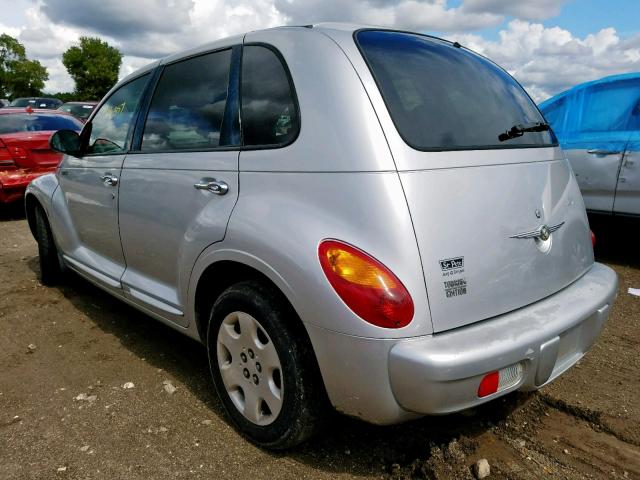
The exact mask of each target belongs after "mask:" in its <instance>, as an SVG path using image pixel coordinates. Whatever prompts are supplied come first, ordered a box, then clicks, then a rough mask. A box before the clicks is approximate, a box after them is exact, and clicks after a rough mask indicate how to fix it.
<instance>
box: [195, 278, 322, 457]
mask: <svg viewBox="0 0 640 480" xmlns="http://www.w3.org/2000/svg"><path fill="white" fill-rule="evenodd" d="M295 322H298V323H295ZM296 327H299V328H296ZM299 329H303V327H302V326H301V325H300V324H299V320H298V319H297V318H296V317H295V313H294V312H293V311H292V309H291V307H290V306H289V305H288V304H287V303H286V301H285V300H284V299H283V298H282V296H281V295H280V293H279V292H278V291H276V290H275V289H274V288H273V287H271V286H269V285H267V284H264V283H261V282H257V281H246V282H241V283H238V284H236V285H233V286H231V287H229V288H228V289H227V290H225V291H224V292H223V293H222V295H220V297H219V298H218V300H217V301H216V302H215V304H214V306H213V309H212V311H211V316H210V321H209V328H208V332H207V348H208V355H209V366H210V368H211V375H212V377H213V382H214V385H215V387H216V391H217V393H218V395H219V397H220V399H221V401H222V404H223V406H224V409H225V410H226V412H227V414H228V415H229V417H230V419H231V421H232V422H233V424H234V425H235V427H236V428H237V429H238V430H239V431H240V432H241V433H242V434H243V435H245V436H246V437H247V438H249V440H251V441H252V442H254V443H256V444H257V445H259V446H262V447H265V448H270V449H285V448H289V447H292V446H295V445H297V444H299V443H301V442H303V441H304V440H306V439H307V438H309V437H310V436H311V435H312V434H313V433H315V431H316V430H317V429H318V427H319V425H320V420H321V419H322V416H323V413H324V411H325V408H326V396H325V393H324V387H323V386H322V383H321V379H320V375H319V374H318V371H317V370H318V369H317V366H316V365H315V359H314V357H313V352H312V351H311V347H310V345H309V342H308V341H306V338H305V337H304V336H303V335H301V334H300V333H301V332H300V330H299Z"/></svg>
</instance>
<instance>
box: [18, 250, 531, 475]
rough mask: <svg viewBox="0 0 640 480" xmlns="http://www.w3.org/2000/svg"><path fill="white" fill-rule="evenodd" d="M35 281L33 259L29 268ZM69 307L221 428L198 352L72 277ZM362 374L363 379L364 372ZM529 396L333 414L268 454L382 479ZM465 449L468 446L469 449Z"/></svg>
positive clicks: (482, 428) (482, 427) (474, 433)
mask: <svg viewBox="0 0 640 480" xmlns="http://www.w3.org/2000/svg"><path fill="white" fill-rule="evenodd" d="M28 265H29V267H30V268H31V269H32V270H33V271H34V272H35V273H36V274H37V272H38V263H37V257H34V258H32V259H31V260H30V261H29V262H28ZM57 288H59V289H60V291H61V292H62V293H63V295H64V296H65V297H66V298H67V299H68V300H69V301H70V302H71V303H72V304H73V306H74V307H75V308H76V309H78V310H79V311H81V312H82V313H84V314H85V315H86V316H87V317H88V318H89V319H90V320H91V321H92V322H94V323H95V325H96V326H97V327H99V328H100V329H101V330H103V331H104V332H106V333H110V334H112V335H115V336H116V337H117V338H118V339H119V340H120V342H121V344H122V345H123V346H124V347H125V348H127V349H128V350H129V351H131V352H132V353H133V354H134V355H136V356H137V357H138V358H140V359H144V361H145V362H148V363H150V364H151V365H153V366H154V367H155V368H162V369H164V370H165V371H167V372H170V373H171V374H172V375H174V376H175V377H176V379H178V380H179V381H180V382H182V383H183V384H184V386H185V387H186V388H188V389H189V390H190V391H191V392H192V393H193V394H194V395H196V396H197V397H198V398H199V399H200V400H201V401H203V402H204V403H205V404H206V405H207V406H208V408H209V409H210V410H211V411H212V412H214V413H215V414H216V415H217V416H219V417H220V418H221V419H223V421H227V420H226V417H225V414H224V412H223V410H222V406H221V404H220V403H219V401H218V399H217V397H216V394H215V391H214V388H213V384H212V382H211V380H210V377H209V371H208V365H207V355H206V350H205V348H204V347H203V346H202V345H200V344H199V343H197V342H195V341H193V340H191V339H189V338H187V337H185V336H184V335H182V334H180V333H179V332H176V331H174V330H172V329H171V328H169V327H166V326H164V325H162V324H161V323H160V322H157V321H155V320H154V319H152V318H150V317H148V316H146V315H144V314H142V313H140V312H138V311H137V310H135V309H133V308H131V307H129V306H128V305H125V304H124V303H122V302H120V301H119V300H116V299H114V298H112V297H111V296H110V295H108V294H107V293H105V292H103V291H101V290H100V289H98V288H96V287H94V286H93V285H91V284H89V283H88V282H86V281H84V280H83V279H81V278H80V277H77V276H76V275H73V274H70V275H68V277H67V278H66V279H65V281H64V283H63V284H62V285H60V286H59V287H57ZM363 374H366V372H363ZM531 398H532V395H530V394H513V395H509V396H507V397H506V398H504V399H501V400H498V401H494V402H491V403H490V404H488V405H486V406H482V407H479V408H477V409H475V410H473V411H470V412H465V413H463V414H456V415H449V416H445V417H430V418H425V419H421V420H417V421H413V422H410V423H406V424H402V425H396V426H390V427H377V426H373V425H368V424H365V423H363V422H361V421H358V420H354V419H350V418H347V417H344V416H341V415H339V414H334V415H332V416H330V418H328V421H327V422H326V429H325V431H324V432H323V433H322V434H321V435H319V436H317V437H316V438H314V439H312V440H311V441H310V442H308V443H306V444H304V445H302V446H300V447H298V448H296V449H293V450H290V451H288V452H284V453H270V455H273V456H275V457H279V458H280V457H288V458H291V459H294V460H295V461H297V462H300V463H304V464H307V465H310V466H312V467H314V468H318V469H321V470H325V471H328V472H349V473H351V474H355V475H358V474H360V475H367V474H375V473H378V474H382V473H384V472H388V468H389V466H390V465H391V464H394V463H398V464H401V465H404V464H407V463H410V462H411V461H412V460H414V459H415V458H427V457H428V456H429V452H430V447H431V446H433V445H434V444H435V445H446V444H448V443H449V442H450V441H451V440H453V439H459V438H461V437H462V438H464V439H468V440H469V442H470V443H471V444H473V442H474V440H473V439H475V438H476V437H478V436H479V435H481V434H483V433H485V432H486V431H487V430H488V429H490V428H491V427H492V426H494V425H495V424H497V423H499V422H501V421H503V420H504V419H505V418H507V417H508V416H509V415H510V413H511V412H512V411H513V410H514V409H516V408H518V407H519V406H522V405H523V404H525V403H527V402H529V401H530V400H531ZM469 442H468V443H469Z"/></svg>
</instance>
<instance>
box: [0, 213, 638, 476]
mask: <svg viewBox="0 0 640 480" xmlns="http://www.w3.org/2000/svg"><path fill="white" fill-rule="evenodd" d="M592 226H593V228H594V230H595V232H596V235H597V237H598V246H597V249H596V255H597V257H598V260H599V261H603V262H605V263H607V264H609V265H611V266H612V267H613V268H615V270H616V271H617V272H618V274H619V276H620V293H619V297H618V300H617V302H616V304H615V307H614V308H613V311H612V315H611V318H610V319H609V322H608V324H607V326H606V329H605V331H604V333H603V335H602V337H601V338H600V339H599V341H598V343H597V344H596V345H595V346H594V348H593V349H592V351H591V352H590V353H589V354H588V355H587V356H586V357H585V358H584V359H583V360H582V361H581V362H580V364H579V365H577V366H576V367H575V368H573V369H572V370H570V371H569V372H568V373H567V374H565V375H564V376H562V377H561V378H560V379H558V380H557V381H556V382H555V383H553V384H552V385H550V386H548V387H547V388H544V389H543V390H542V391H540V392H537V393H533V394H513V395H509V396H507V397H506V398H504V399H502V400H498V401H496V402H493V403H490V404H488V405H485V406H483V407H481V408H478V409H475V410H473V411H469V412H465V413H463V414H457V415H451V416H447V417H435V418H425V419H422V420H419V421H415V422H412V423H408V424H404V425H399V426H394V427H385V428H381V427H374V426H370V425H366V424H363V423H361V422H358V421H355V420H351V419H348V418H344V417H341V416H339V415H335V416H334V417H332V418H331V419H330V420H329V421H328V422H327V429H326V431H325V433H324V434H323V435H321V436H319V437H317V438H315V439H313V440H312V441H310V442H308V443H307V444H305V445H303V446H301V447H299V448H297V449H294V450H292V451H289V452H286V453H279V454H274V453H270V452H266V451H262V450H260V449H258V448H256V447H254V446H253V445H251V444H250V443H248V442H247V441H245V440H244V439H243V438H241V437H240V436H239V435H238V434H236V433H235V431H234V430H233V429H232V428H231V427H230V426H229V424H228V422H227V421H226V419H225V416H224V414H223V413H222V409H221V406H220V404H219V403H218V401H217V399H216V396H215V393H214V391H213V385H212V383H211V380H210V378H209V373H208V371H207V363H206V355H205V351H204V348H203V347H201V346H200V345H199V344H197V343H195V342H193V341H191V340H189V339H187V338H185V337H183V336H181V335H180V334H179V333H177V332H174V331H173V330H171V329H169V328H167V327H164V326H163V325H161V324H160V323H158V322H156V321H154V320H152V319H150V318H148V317H146V316H145V315H143V314H141V313H139V312H137V311H135V310H133V309H131V308H129V307H127V306H125V305H124V304H122V303H120V302H118V301H117V300H115V299H112V298H111V297H109V296H108V295H106V294H104V293H102V292H101V291H100V290H98V289H97V288H95V287H92V286H91V285H89V284H87V283H86V282H84V281H82V280H81V279H79V278H74V277H72V278H70V279H69V280H68V281H67V282H66V283H65V284H64V285H62V286H60V287H57V288H46V287H43V286H42V285H41V284H40V283H39V282H38V279H37V271H38V260H37V249H36V244H35V242H34V240H33V239H32V237H31V235H30V233H29V230H28V227H27V223H26V221H25V220H24V216H23V215H22V213H21V211H20V209H19V208H14V209H8V210H7V209H5V210H4V211H0V478H1V479H54V478H69V479H88V478H92V479H93V478H96V479H97V478H100V479H103V478H104V479H165V478H171V479H174V478H178V479H182V478H185V479H187V478H188V479H191V478H218V479H225V478H251V479H261V478H265V479H267V478H282V479H288V478H291V479H296V480H299V479H304V478H394V479H400V478H473V477H472V476H471V475H472V473H471V469H470V467H471V465H473V464H474V463H475V462H476V461H477V460H478V459H480V458H485V459H487V460H488V462H489V464H490V466H491V478H510V479H511V478H512V479H536V478H541V477H545V478H558V479H560V478H562V479H565V478H569V479H573V478H575V479H578V478H625V479H626V478H639V479H640V355H639V353H640V297H635V296H632V295H630V294H629V293H627V289H628V288H629V287H634V288H640V244H639V243H638V231H640V229H639V228H638V227H639V226H640V225H639V222H637V221H631V220H627V219H597V218H594V219H592ZM632 237H633V238H632ZM164 381H170V382H171V383H172V384H173V385H174V386H175V387H176V388H177V390H176V392H175V393H173V394H169V393H167V392H166V391H165V390H164V388H163V382H164ZM127 382H132V383H133V385H134V386H133V388H123V386H124V385H125V384H126V383H127Z"/></svg>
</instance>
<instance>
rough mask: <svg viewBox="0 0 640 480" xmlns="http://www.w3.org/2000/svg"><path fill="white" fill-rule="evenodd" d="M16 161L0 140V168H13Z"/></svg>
mask: <svg viewBox="0 0 640 480" xmlns="http://www.w3.org/2000/svg"><path fill="white" fill-rule="evenodd" d="M15 166H16V162H15V160H14V159H13V156H12V155H11V153H10V152H9V149H8V148H7V147H6V145H5V144H4V143H3V142H2V140H0V170H5V169H12V168H15Z"/></svg>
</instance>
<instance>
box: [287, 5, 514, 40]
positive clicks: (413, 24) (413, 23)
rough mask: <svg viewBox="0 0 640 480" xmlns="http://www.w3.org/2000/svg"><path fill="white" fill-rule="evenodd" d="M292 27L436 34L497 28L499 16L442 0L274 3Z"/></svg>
mask: <svg viewBox="0 0 640 480" xmlns="http://www.w3.org/2000/svg"><path fill="white" fill-rule="evenodd" d="M274 5H275V8H276V9H277V10H278V11H279V12H281V13H282V14H283V15H284V16H285V18H286V20H287V21H288V22H289V23H292V24H305V23H315V22H333V21H342V22H344V21H348V22H354V23H366V24H373V25H382V26H389V27H399V28H403V29H409V30H418V31H426V30H435V31H439V32H445V31H446V32H452V31H465V30H475V29H479V28H486V27H491V26H495V25H499V24H501V23H502V21H503V20H504V17H503V16H502V15H501V14H494V13H492V12H485V11H479V10H478V11H471V12H470V11H467V10H466V9H465V8H464V7H458V8H449V7H448V6H447V1H446V0H399V1H385V0H351V1H349V2H344V1H341V0H308V1H306V2H300V1H293V0H274Z"/></svg>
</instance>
